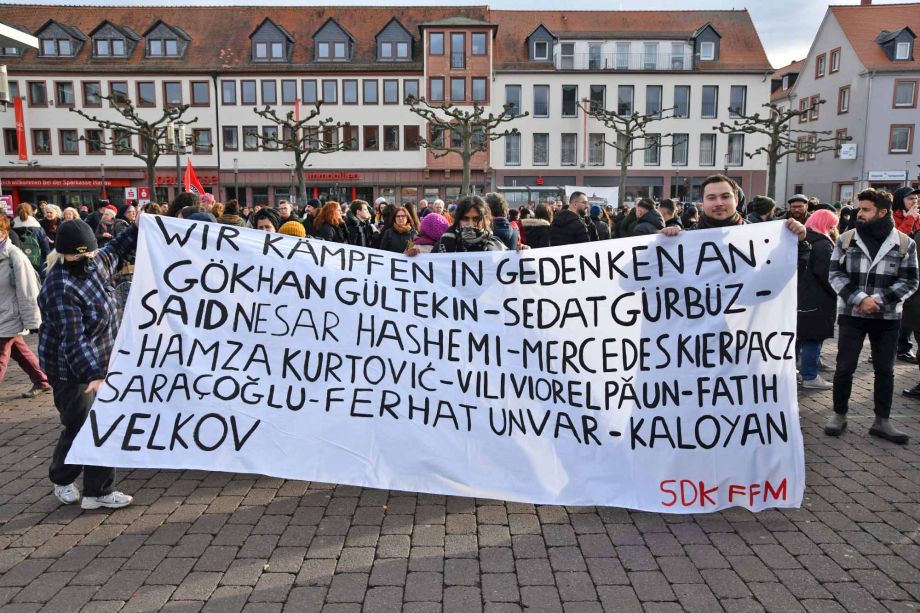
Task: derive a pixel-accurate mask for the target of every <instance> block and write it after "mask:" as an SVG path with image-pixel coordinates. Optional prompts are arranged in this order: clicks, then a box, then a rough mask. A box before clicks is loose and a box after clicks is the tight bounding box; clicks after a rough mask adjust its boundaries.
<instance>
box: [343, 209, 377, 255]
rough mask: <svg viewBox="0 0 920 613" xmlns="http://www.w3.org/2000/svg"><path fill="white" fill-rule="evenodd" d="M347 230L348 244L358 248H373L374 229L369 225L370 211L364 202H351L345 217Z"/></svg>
mask: <svg viewBox="0 0 920 613" xmlns="http://www.w3.org/2000/svg"><path fill="white" fill-rule="evenodd" d="M345 227H346V229H347V230H348V244H349V245H357V246H358V247H373V246H375V244H376V242H377V241H376V240H375V238H374V234H375V232H376V230H377V229H376V228H375V227H374V225H373V224H372V223H371V211H370V208H369V207H368V204H367V202H365V201H364V200H353V201H352V203H351V206H350V207H349V209H348V214H347V215H346V216H345Z"/></svg>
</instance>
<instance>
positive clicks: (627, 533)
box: [0, 347, 920, 613]
mask: <svg viewBox="0 0 920 613" xmlns="http://www.w3.org/2000/svg"><path fill="white" fill-rule="evenodd" d="M834 351H835V349H834V347H830V348H829V350H826V351H825V354H826V355H829V356H833V355H834ZM867 351H868V348H867V349H866V350H865V351H864V356H865V354H867ZM870 368H871V366H870V365H869V364H866V363H865V362H863V367H862V368H861V373H860V375H861V376H860V379H859V381H858V382H857V383H856V385H855V388H854V405H853V406H854V410H853V411H852V412H851V419H850V429H849V431H848V432H847V433H846V434H845V435H844V436H843V437H842V438H841V439H829V438H827V437H825V436H824V435H823V434H822V433H821V429H820V426H821V423H822V422H823V419H824V417H825V414H826V412H827V410H828V409H827V406H828V405H829V403H830V393H829V392H819V393H811V394H802V395H801V396H800V400H801V409H802V427H803V430H804V437H805V460H806V463H807V468H808V488H807V491H806V494H805V502H804V506H803V508H801V509H792V510H770V511H765V512H762V513H758V514H752V513H749V512H747V511H744V510H738V509H733V510H728V511H725V512H722V513H713V514H705V515H694V516H676V515H675V516H670V515H657V514H653V513H636V512H630V511H625V510H623V509H615V508H594V507H578V508H566V507H552V506H534V505H528V504H514V503H505V502H500V501H496V500H479V499H469V498H455V497H445V496H432V495H424V494H418V495H416V494H409V493H402V492H388V491H381V490H372V489H362V488H357V487H348V486H336V485H329V484H322V483H305V482H300V481H285V480H282V479H274V478H268V477H258V476H251V475H234V474H224V473H216V472H215V473H207V472H201V471H159V470H131V471H121V473H120V481H119V485H120V488H121V489H123V490H124V491H126V492H128V493H131V494H134V496H135V504H134V505H132V506H130V507H127V508H125V509H121V510H118V511H115V512H111V513H107V512H97V511H87V512H83V511H81V510H80V509H79V508H75V507H73V506H70V507H67V506H61V505H59V504H58V502H57V501H56V500H55V499H54V497H53V496H52V495H51V486H50V485H49V482H48V480H47V464H48V459H49V457H50V455H51V449H52V444H53V442H54V441H55V440H56V433H57V430H58V424H57V419H56V414H55V412H54V409H53V407H52V404H51V399H50V397H49V396H47V395H45V396H41V397H39V398H36V399H34V400H19V399H17V395H18V393H19V392H21V391H23V390H25V389H26V388H27V387H28V382H27V380H26V379H25V377H24V375H23V373H22V371H21V370H19V369H18V367H17V366H16V365H15V364H13V365H12V366H11V369H10V372H9V374H8V376H7V379H6V380H5V381H4V382H3V383H2V386H0V611H2V612H6V611H39V610H41V611H66V612H74V611H90V612H93V613H97V612H98V613H101V612H107V611H126V612H127V611H170V612H179V611H220V613H231V612H233V611H252V612H255V611H282V610H284V611H328V612H333V611H335V612H351V611H366V612H372V611H387V612H388V611H400V610H402V611H407V612H410V611H411V612H419V613H421V612H429V611H431V612H434V611H444V612H445V613H447V612H451V611H460V612H461V613H473V612H476V611H494V612H499V611H501V612H505V611H508V612H511V611H522V610H528V611H530V610H533V611H566V612H570V613H574V612H576V611H584V612H591V611H608V612H610V611H640V610H644V611H681V610H686V611H705V612H707V613H708V612H712V611H721V610H725V611H761V610H768V611H784V612H785V611H808V612H809V613H811V612H819V611H844V610H846V611H885V610H889V611H900V612H905V613H917V611H920V607H918V602H920V445H918V439H920V427H918V419H917V416H918V415H920V402H918V401H913V400H908V399H905V398H903V397H901V396H900V395H898V396H896V398H895V410H894V414H893V417H894V418H895V420H896V421H897V422H899V423H900V424H901V425H903V426H905V427H906V429H907V430H908V431H909V432H910V433H911V435H912V436H913V437H914V440H912V441H911V443H910V445H908V446H906V447H898V446H895V445H892V444H888V443H886V442H884V441H879V440H876V439H873V438H870V437H869V436H868V435H867V430H868V427H869V423H870V421H871V412H870V411H869V409H868V407H869V406H870V398H871V383H870ZM918 377H920V374H918V371H917V367H916V366H910V365H906V364H899V365H898V366H897V380H896V384H897V385H896V392H897V393H898V394H900V390H901V389H902V388H903V387H908V386H912V385H913V384H915V383H916V382H917V381H918Z"/></svg>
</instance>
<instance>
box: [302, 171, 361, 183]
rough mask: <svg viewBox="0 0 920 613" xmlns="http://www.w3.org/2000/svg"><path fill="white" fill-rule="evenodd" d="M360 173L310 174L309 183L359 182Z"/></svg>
mask: <svg viewBox="0 0 920 613" xmlns="http://www.w3.org/2000/svg"><path fill="white" fill-rule="evenodd" d="M360 179H361V173H359V172H308V173H307V181H359V180H360Z"/></svg>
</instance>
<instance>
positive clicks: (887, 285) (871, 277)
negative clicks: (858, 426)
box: [824, 189, 918, 444]
mask: <svg viewBox="0 0 920 613" xmlns="http://www.w3.org/2000/svg"><path fill="white" fill-rule="evenodd" d="M857 200H858V203H859V210H858V213H857V217H856V229H855V230H850V231H847V232H844V233H843V234H842V235H841V236H840V238H838V239H837V244H836V246H835V247H834V253H833V255H831V265H830V273H829V280H830V283H831V286H832V287H833V288H834V291H836V292H837V326H838V335H839V336H838V343H837V371H836V372H835V374H834V392H833V394H834V413H833V414H832V415H831V416H830V417H829V418H828V421H827V424H826V425H825V427H824V432H825V434H827V435H829V436H840V435H841V434H842V433H843V431H844V430H846V427H847V418H846V415H847V410H848V408H849V401H850V392H851V389H852V387H853V373H854V372H855V371H856V366H857V364H858V363H859V354H860V351H861V350H862V346H863V341H864V340H865V338H866V336H867V335H868V337H869V345H870V347H871V348H872V365H873V367H874V369H875V383H874V400H875V422H874V423H873V424H872V427H871V428H870V429H869V434H871V435H872V436H877V437H880V438H883V439H886V440H889V441H891V442H894V443H899V444H904V443H907V441H908V436H907V434H905V433H904V432H901V431H899V430H897V429H896V428H895V427H894V426H892V425H891V422H890V421H889V419H888V416H889V414H890V413H891V399H892V393H893V390H894V361H895V354H896V353H897V345H898V332H899V329H900V327H901V305H902V304H903V303H904V301H905V300H906V299H907V298H908V297H910V295H911V294H913V293H914V292H915V291H916V290H917V285H918V275H917V247H916V245H915V243H914V241H913V240H911V239H910V237H908V236H907V235H905V234H903V233H901V232H899V231H898V230H897V229H896V228H895V227H894V220H893V218H892V214H891V206H892V199H891V195H890V194H888V193H887V192H883V191H876V190H874V189H867V190H864V191H862V192H860V193H859V195H858V196H857Z"/></svg>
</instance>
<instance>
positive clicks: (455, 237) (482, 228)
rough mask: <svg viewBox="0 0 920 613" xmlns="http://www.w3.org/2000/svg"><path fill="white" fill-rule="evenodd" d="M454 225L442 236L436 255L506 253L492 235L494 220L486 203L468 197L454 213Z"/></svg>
mask: <svg viewBox="0 0 920 613" xmlns="http://www.w3.org/2000/svg"><path fill="white" fill-rule="evenodd" d="M453 217H454V223H453V225H451V227H450V228H448V229H447V232H445V233H444V234H442V235H441V239H440V240H439V241H438V244H437V245H435V246H434V249H433V252H434V253H462V252H477V251H505V250H506V249H505V245H504V244H502V242H501V241H500V240H498V239H497V238H495V236H494V235H493V234H492V230H491V227H492V219H491V216H490V213H489V207H488V206H487V205H486V201H485V200H483V199H482V198H480V197H479V196H466V197H465V198H463V199H461V200H460V204H458V205H457V210H456V211H454V216H453Z"/></svg>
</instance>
